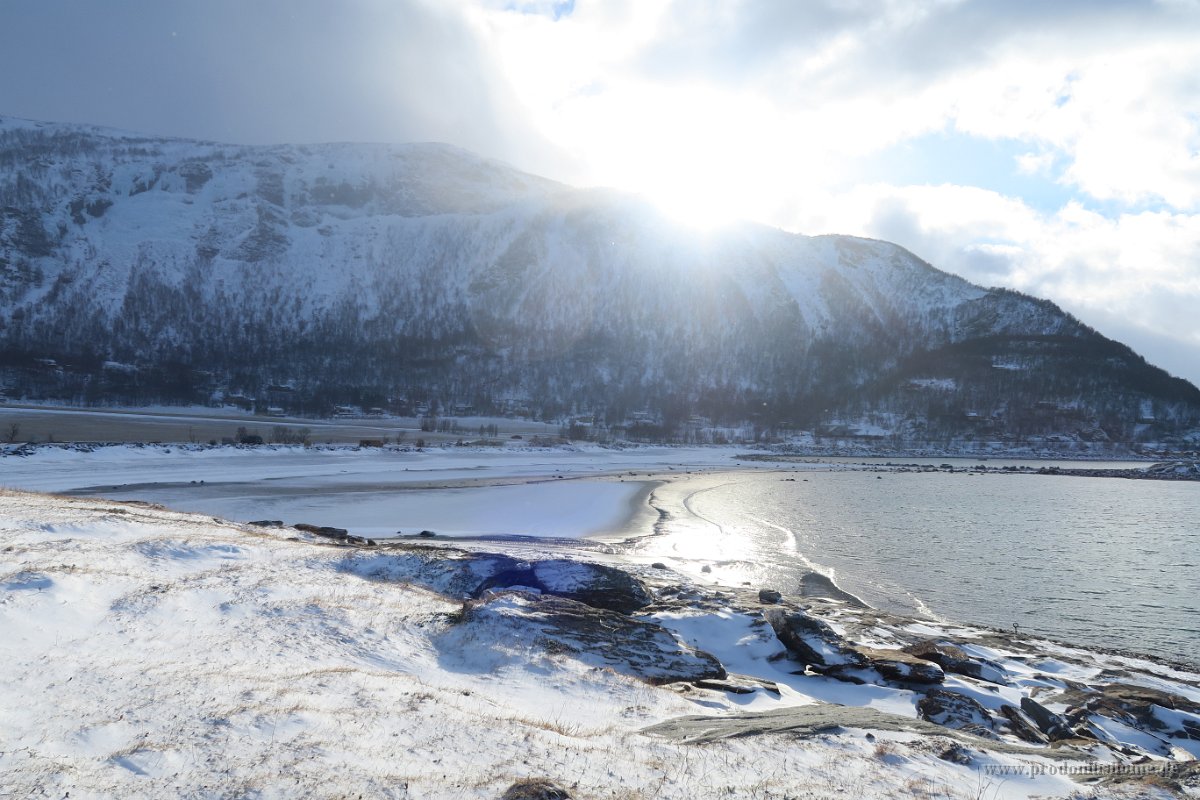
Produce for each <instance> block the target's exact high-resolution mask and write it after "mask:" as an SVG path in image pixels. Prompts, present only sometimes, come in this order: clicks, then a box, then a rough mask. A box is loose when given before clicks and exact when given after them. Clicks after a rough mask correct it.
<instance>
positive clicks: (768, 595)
mask: <svg viewBox="0 0 1200 800" xmlns="http://www.w3.org/2000/svg"><path fill="white" fill-rule="evenodd" d="M782 599H783V595H781V594H780V593H779V592H777V591H775V590H774V589H759V590H758V602H760V603H763V604H764V605H765V604H769V603H778V602H779V601H780V600H782Z"/></svg>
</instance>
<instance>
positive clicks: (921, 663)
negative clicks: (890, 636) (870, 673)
mask: <svg viewBox="0 0 1200 800" xmlns="http://www.w3.org/2000/svg"><path fill="white" fill-rule="evenodd" d="M854 650H855V651H856V652H857V653H858V654H859V655H861V656H862V657H863V658H865V659H866V660H867V666H868V667H870V668H871V669H873V670H875V671H876V672H878V673H879V674H880V675H882V676H883V678H884V680H889V681H897V682H900V683H941V682H942V681H943V680H945V679H946V674H945V673H944V672H942V668H941V667H939V666H938V665H937V664H934V663H933V662H932V661H926V660H924V659H922V658H917V657H916V656H913V655H909V654H908V653H905V652H904V651H903V650H881V649H878V648H875V647H862V646H855V647H854Z"/></svg>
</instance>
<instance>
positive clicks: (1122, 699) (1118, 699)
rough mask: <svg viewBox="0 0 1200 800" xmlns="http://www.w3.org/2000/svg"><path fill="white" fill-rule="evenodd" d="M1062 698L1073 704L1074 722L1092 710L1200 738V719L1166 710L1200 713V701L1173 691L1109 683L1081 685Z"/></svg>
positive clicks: (1141, 725) (1069, 714)
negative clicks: (1199, 720)
mask: <svg viewBox="0 0 1200 800" xmlns="http://www.w3.org/2000/svg"><path fill="white" fill-rule="evenodd" d="M1062 699H1063V700H1064V701H1066V702H1067V703H1070V704H1071V707H1070V708H1068V709H1067V714H1066V716H1067V719H1069V720H1071V721H1073V722H1078V721H1083V720H1084V719H1086V717H1087V715H1088V713H1093V714H1100V715H1101V716H1105V717H1109V718H1110V719H1116V720H1119V721H1121V722H1124V723H1125V724H1127V725H1132V726H1134V727H1137V728H1141V729H1143V730H1151V731H1155V732H1158V733H1165V734H1166V735H1167V736H1170V737H1175V738H1181V739H1197V740H1200V722H1198V721H1194V720H1192V719H1190V718H1188V717H1180V716H1179V715H1176V714H1167V713H1165V712H1167V711H1177V712H1181V713H1184V714H1193V715H1196V714H1200V703H1196V702H1195V701H1192V700H1189V699H1188V698H1186V697H1183V696H1182V695H1178V694H1174V693H1172V692H1164V691H1162V690H1160V689H1152V688H1150V687H1147V686H1133V685H1131V684H1127V683H1107V684H1099V685H1096V686H1089V687H1080V688H1079V689H1076V690H1073V691H1070V692H1066V693H1064V695H1063V697H1062ZM1168 720H1169V721H1168ZM1177 721H1178V726H1176V722H1177Z"/></svg>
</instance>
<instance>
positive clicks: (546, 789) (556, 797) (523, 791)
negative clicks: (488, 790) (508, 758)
mask: <svg viewBox="0 0 1200 800" xmlns="http://www.w3.org/2000/svg"><path fill="white" fill-rule="evenodd" d="M500 800H571V794H570V792H568V791H567V790H566V789H564V788H563V787H561V786H559V785H558V784H557V783H555V782H554V781H551V780H547V779H546V778H522V779H521V780H519V781H517V782H516V783H514V784H513V785H512V786H509V787H508V789H506V790H505V792H504V794H502V795H500Z"/></svg>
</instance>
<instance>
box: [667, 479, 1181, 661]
mask: <svg viewBox="0 0 1200 800" xmlns="http://www.w3.org/2000/svg"><path fill="white" fill-rule="evenodd" d="M787 478H793V480H787ZM656 504H659V505H660V506H661V507H663V508H664V509H665V510H667V511H668V513H669V518H668V519H667V521H666V522H665V524H664V525H663V526H662V530H663V531H664V533H665V535H664V536H661V537H652V538H653V539H655V540H656V541H653V543H651V542H649V541H648V542H647V545H646V546H647V547H648V548H651V549H655V550H657V551H658V552H659V553H660V554H662V555H664V556H672V557H676V558H687V559H694V560H698V561H704V562H706V563H711V564H712V566H713V570H714V575H715V576H719V577H723V578H725V579H727V580H728V579H737V578H741V579H743V580H747V581H750V582H751V583H752V584H754V585H765V584H774V585H776V586H777V588H785V587H786V588H789V589H792V590H795V588H796V586H795V585H792V584H795V583H796V582H797V581H798V576H799V575H801V574H803V573H804V572H805V571H807V570H810V569H815V570H816V571H819V572H822V573H825V574H827V575H829V576H830V577H832V578H834V580H835V581H836V582H837V584H838V585H839V586H840V587H841V588H843V589H845V590H846V591H849V592H851V593H853V594H855V595H857V596H859V597H861V598H862V599H863V600H865V601H866V602H868V603H870V604H871V605H873V606H876V607H879V608H883V609H887V610H892V611H897V612H901V613H909V614H925V615H929V616H933V617H937V618H940V619H945V620H951V621H956V622H966V623H980V624H985V625H990V626H994V627H1002V628H1009V627H1011V626H1012V624H1013V623H1016V624H1018V625H1019V626H1020V628H1021V630H1022V632H1027V633H1031V634H1038V635H1045V636H1049V637H1052V638H1056V639H1061V640H1065V641H1068V642H1075V643H1079V644H1083V645H1096V646H1102V647H1110V648H1120V649H1127V650H1132V651H1137V652H1142V653H1146V654H1149V655H1153V656H1159V657H1166V658H1170V659H1174V660H1181V661H1186V662H1190V663H1192V664H1198V663H1200V483H1187V482H1166V481H1131V480H1121V479H1113V478H1076V477H1066V476H1038V475H1002V474H987V475H978V474H976V475H972V474H962V473H956V474H947V473H908V474H905V473H883V474H879V473H873V472H794V473H788V474H780V473H757V474H756V473H749V472H740V473H723V474H719V475H708V476H703V477H700V478H696V479H693V480H688V481H681V482H677V483H673V484H670V485H668V486H664V487H662V488H661V489H660V491H659V492H658V496H657V497H656Z"/></svg>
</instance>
